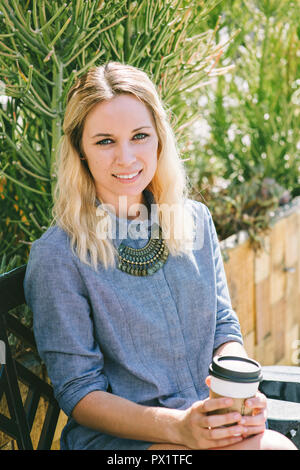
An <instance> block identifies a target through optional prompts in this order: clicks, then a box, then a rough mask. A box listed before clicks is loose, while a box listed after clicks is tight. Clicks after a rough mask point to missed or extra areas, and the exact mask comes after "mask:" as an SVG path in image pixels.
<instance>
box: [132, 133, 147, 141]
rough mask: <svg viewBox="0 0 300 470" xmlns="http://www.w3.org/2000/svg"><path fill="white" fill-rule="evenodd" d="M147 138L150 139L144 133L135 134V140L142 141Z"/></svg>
mask: <svg viewBox="0 0 300 470" xmlns="http://www.w3.org/2000/svg"><path fill="white" fill-rule="evenodd" d="M146 137H148V134H144V133H143V132H140V133H139V134H135V136H134V137H133V138H134V140H142V139H145V138H146Z"/></svg>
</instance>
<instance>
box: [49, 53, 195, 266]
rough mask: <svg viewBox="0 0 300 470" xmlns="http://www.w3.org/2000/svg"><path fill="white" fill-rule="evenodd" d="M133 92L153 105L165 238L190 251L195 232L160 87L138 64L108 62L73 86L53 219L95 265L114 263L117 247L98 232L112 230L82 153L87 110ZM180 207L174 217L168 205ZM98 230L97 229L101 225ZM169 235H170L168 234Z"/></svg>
mask: <svg viewBox="0 0 300 470" xmlns="http://www.w3.org/2000/svg"><path fill="white" fill-rule="evenodd" d="M123 93H130V94H132V95H134V96H135V97H137V98H138V99H140V100H141V101H142V102H143V103H144V104H145V105H146V106H147V107H148V109H149V110H150V111H151V113H152V116H153V118H154V122H155V125H156V131H157V135H158V153H159V157H158V162H157V170H156V173H155V175H154V178H153V179H152V181H151V183H150V184H149V186H148V187H147V189H148V190H150V191H151V192H152V194H153V196H154V199H155V203H156V205H157V208H158V214H159V222H160V225H161V228H162V233H163V238H165V239H166V243H167V246H168V248H169V251H170V253H171V254H172V255H182V254H183V253H187V254H188V253H190V247H189V244H188V241H189V240H190V239H191V238H192V236H193V233H194V219H193V216H192V214H191V213H190V212H189V211H187V210H180V209H181V208H183V205H184V203H185V200H186V198H187V197H188V189H187V188H188V181H187V176H186V173H185V169H184V166H183V162H182V160H181V159H180V157H179V152H178V150H177V144H176V139H175V136H174V133H173V130H172V128H171V125H170V123H169V120H168V118H167V114H166V111H165V109H164V107H163V105H162V102H161V100H160V98H159V96H158V93H157V91H156V88H155V86H154V84H153V83H152V81H151V80H150V78H149V77H148V76H147V74H146V73H145V72H144V71H142V70H141V69H138V68H136V67H133V66H130V65H125V64H121V63H118V62H108V63H107V64H106V65H101V66H98V67H92V68H91V69H89V71H88V72H87V73H85V74H84V75H83V76H82V77H80V78H79V79H78V81H77V82H76V83H75V85H74V86H73V87H72V88H71V90H70V91H69V94H68V98H67V106H66V111H65V118H64V123H63V131H64V135H63V137H62V139H61V142H60V146H59V152H58V158H57V162H56V166H57V182H56V186H55V191H54V206H53V210H52V215H53V221H52V224H54V223H56V224H57V225H58V226H59V227H61V228H62V229H63V230H64V231H65V232H66V233H67V234H68V235H69V237H70V241H71V247H72V250H73V252H74V253H76V255H77V256H78V257H79V259H80V260H81V261H82V262H84V263H87V264H89V265H90V266H93V267H94V268H95V269H96V270H97V265H98V263H99V262H101V263H102V264H103V265H104V266H105V268H107V267H109V266H112V267H113V266H115V262H116V249H115V247H114V245H113V243H112V241H111V239H109V238H108V237H106V238H105V237H99V236H97V233H98V234H99V224H100V232H101V231H105V230H107V227H108V219H107V218H108V217H109V215H108V214H107V213H105V214H104V217H102V218H101V221H100V222H99V216H97V215H96V198H97V196H96V189H95V185H94V180H93V177H92V175H91V173H90V171H89V169H88V166H87V164H86V162H85V161H83V160H81V159H80V155H81V154H82V148H81V139H82V133H83V127H84V122H85V118H86V116H87V114H88V113H89V111H90V110H91V109H92V107H93V106H94V105H95V104H96V103H100V102H102V101H106V100H110V99H112V98H113V97H115V96H117V95H119V94H123ZM170 206H172V207H175V211H174V214H173V215H174V217H173V219H171V218H170V212H169V210H168V207H170ZM174 220H175V222H176V224H178V226H181V227H184V236H181V237H179V238H178V237H176V236H175V231H174ZM97 225H98V227H97V233H96V226H97ZM167 235H168V236H167Z"/></svg>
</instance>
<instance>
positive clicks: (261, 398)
mask: <svg viewBox="0 0 300 470" xmlns="http://www.w3.org/2000/svg"><path fill="white" fill-rule="evenodd" d="M245 405H246V406H247V407H249V408H253V409H255V408H259V409H261V408H267V397H266V396H265V395H263V393H261V392H257V394H256V395H255V397H252V398H249V399H248V400H246V402H245Z"/></svg>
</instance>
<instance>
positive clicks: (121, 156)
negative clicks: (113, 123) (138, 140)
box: [115, 144, 136, 166]
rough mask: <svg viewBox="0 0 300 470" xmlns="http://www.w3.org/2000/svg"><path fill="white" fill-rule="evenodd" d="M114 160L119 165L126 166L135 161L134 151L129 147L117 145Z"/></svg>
mask: <svg viewBox="0 0 300 470" xmlns="http://www.w3.org/2000/svg"><path fill="white" fill-rule="evenodd" d="M115 160H116V162H117V163H118V164H119V165H123V166H128V165H131V164H132V162H134V161H135V160H136V157H135V154H134V151H133V149H132V148H130V146H129V145H126V144H124V145H119V146H118V147H117V148H116V155H115Z"/></svg>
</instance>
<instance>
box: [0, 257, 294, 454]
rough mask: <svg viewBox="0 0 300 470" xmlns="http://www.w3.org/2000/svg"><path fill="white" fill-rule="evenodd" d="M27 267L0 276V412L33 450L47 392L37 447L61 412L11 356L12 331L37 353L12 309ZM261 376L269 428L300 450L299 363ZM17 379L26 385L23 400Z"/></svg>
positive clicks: (5, 428) (48, 440)
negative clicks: (1, 409)
mask: <svg viewBox="0 0 300 470" xmlns="http://www.w3.org/2000/svg"><path fill="white" fill-rule="evenodd" d="M25 271H26V265H24V266H21V267H20V268H16V269H13V270H12V271H10V272H8V273H5V274H2V275H0V367H1V368H0V403H1V398H2V397H3V395H5V397H6V401H7V405H8V409H9V414H10V417H7V416H5V415H4V414H2V413H0V431H2V432H4V433H5V434H7V435H8V436H10V437H12V438H13V439H14V440H16V441H17V445H18V449H20V450H21V449H29V450H31V449H33V444H32V439H31V437H30V432H31V429H32V426H33V423H34V417H35V414H36V411H37V407H38V403H39V400H40V397H43V398H44V399H46V400H47V401H48V408H47V412H46V414H45V417H44V423H43V427H42V431H41V435H40V438H39V442H38V445H37V449H38V450H40V449H50V448H51V444H52V441H53V437H54V433H55V429H56V425H57V421H58V416H59V412H60V409H59V406H58V404H57V402H56V400H55V398H54V395H53V389H52V387H51V385H50V384H49V383H48V382H47V381H46V380H43V379H42V378H40V377H38V376H37V375H35V374H34V373H33V372H32V371H31V370H29V369H28V368H27V367H25V366H24V365H23V364H21V363H20V362H19V361H18V360H17V359H15V358H13V356H12V352H11V347H10V345H9V341H8V335H9V333H10V332H11V333H13V334H14V335H16V336H17V337H19V338H20V339H21V340H22V343H24V344H26V345H28V346H29V347H30V348H31V350H32V351H34V352H35V354H37V351H36V345H35V340H34V336H33V333H32V331H31V329H30V328H28V327H26V326H24V325H23V324H22V323H21V321H20V319H18V318H17V316H16V315H15V314H14V312H12V310H13V309H15V308H16V307H19V306H22V305H23V304H25V298H24V291H23V280H24V275H25ZM1 359H2V361H1ZM3 359H4V360H3ZM1 362H3V363H2V364H1ZM263 375H264V380H263V381H262V382H261V384H260V390H261V391H262V392H263V393H264V394H265V395H266V396H267V398H268V409H269V416H268V422H269V428H270V429H274V430H276V431H279V432H281V433H283V434H284V435H286V436H287V437H289V438H290V439H291V440H292V441H293V442H294V444H295V445H296V446H297V447H298V448H299V449H300V367H294V366H293V367H289V366H272V367H263ZM18 381H20V382H23V383H25V384H26V385H27V387H28V393H27V396H26V398H25V399H24V403H23V401H22V397H21V392H20V386H19V382H18Z"/></svg>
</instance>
